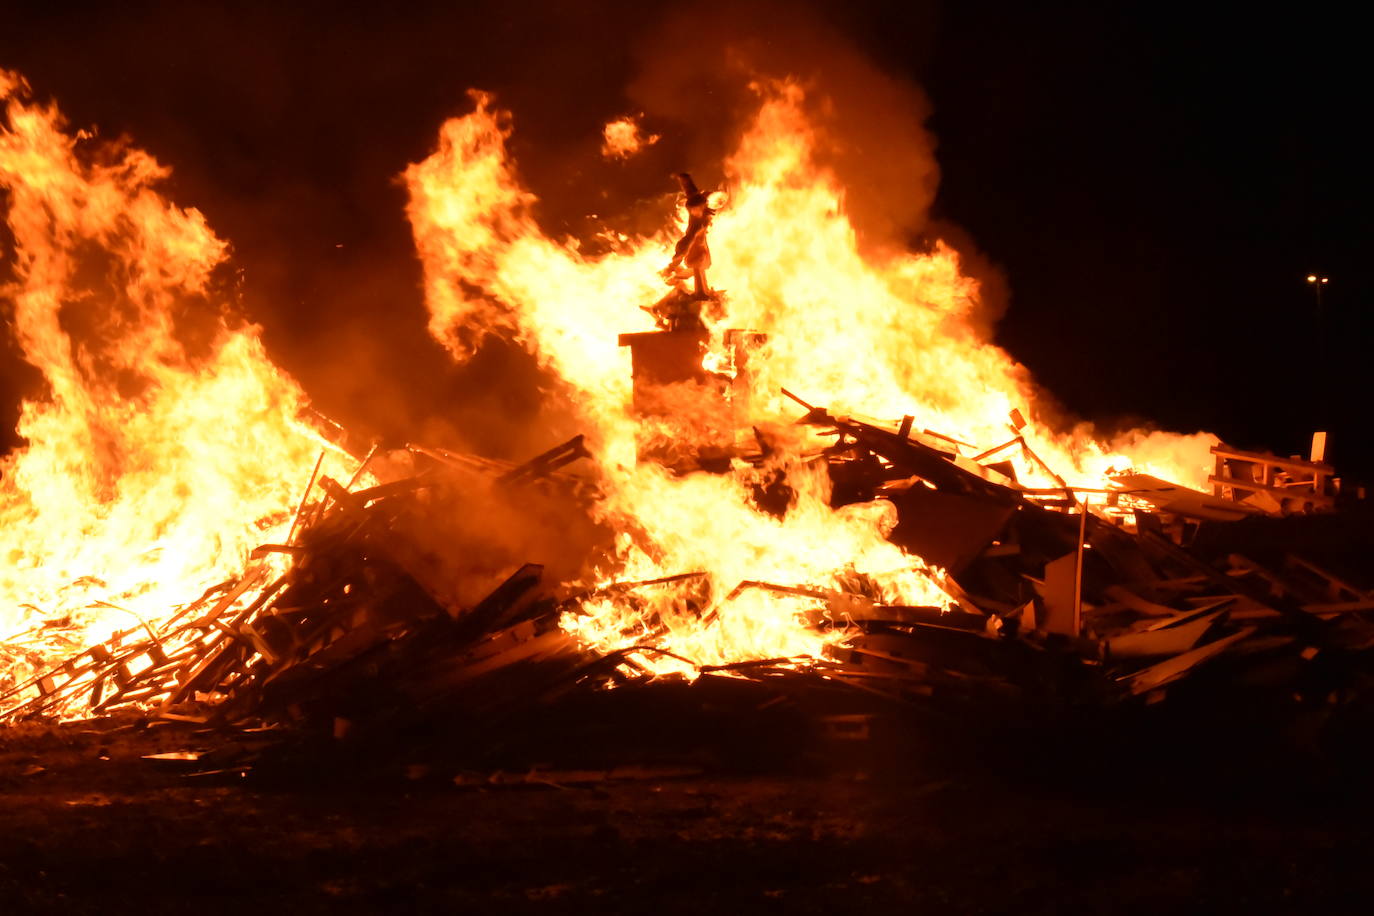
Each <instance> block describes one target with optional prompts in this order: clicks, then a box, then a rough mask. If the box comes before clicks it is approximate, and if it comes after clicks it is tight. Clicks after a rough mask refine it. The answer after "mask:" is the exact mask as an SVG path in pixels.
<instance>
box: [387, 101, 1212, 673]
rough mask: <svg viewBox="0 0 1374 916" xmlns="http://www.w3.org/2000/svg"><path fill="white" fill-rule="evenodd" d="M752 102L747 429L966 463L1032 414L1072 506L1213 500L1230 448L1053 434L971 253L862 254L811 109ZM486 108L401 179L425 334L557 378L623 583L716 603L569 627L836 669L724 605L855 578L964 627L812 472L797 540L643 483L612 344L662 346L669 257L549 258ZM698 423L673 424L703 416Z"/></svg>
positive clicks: (798, 481) (638, 605) (643, 249)
mask: <svg viewBox="0 0 1374 916" xmlns="http://www.w3.org/2000/svg"><path fill="white" fill-rule="evenodd" d="M756 88H757V90H758V93H759V107H758V109H757V113H756V115H755V117H754V118H753V121H752V123H751V124H750V125H749V127H748V129H747V130H746V131H745V132H744V134H743V137H742V139H741V141H740V143H739V146H738V149H737V150H736V151H735V153H734V154H733V155H732V156H731V157H730V158H729V160H728V161H727V162H726V174H727V178H728V196H729V204H728V206H727V207H726V208H725V209H724V210H723V211H722V212H720V213H719V214H718V215H717V216H716V218H715V223H714V227H713V228H712V230H711V235H712V251H713V253H714V266H713V268H712V274H711V279H712V281H713V284H714V285H716V286H718V287H719V288H721V289H724V290H725V291H727V296H726V311H725V314H724V316H723V317H722V318H721V319H719V320H718V321H715V322H712V328H711V329H712V331H713V333H714V335H715V337H716V339H717V340H718V341H719V340H720V338H721V337H722V332H723V331H724V330H725V329H726V328H727V327H735V328H745V329H751V330H754V331H759V332H763V334H765V335H766V342H765V343H763V344H762V345H761V347H760V348H759V349H758V350H757V351H756V352H753V353H751V354H750V356H749V366H750V371H751V374H752V376H753V380H754V384H755V387H756V389H757V391H758V392H759V396H758V397H755V398H754V399H753V402H752V403H751V405H750V408H749V409H750V416H749V418H748V420H749V422H750V423H752V424H754V425H758V424H767V423H770V422H773V423H778V422H786V421H788V420H791V419H795V417H796V416H797V409H796V405H795V404H793V403H791V402H790V401H787V400H785V399H784V398H783V397H781V395H780V389H781V388H782V387H783V386H787V387H788V388H790V389H791V390H793V391H795V392H798V393H800V394H801V395H802V396H803V397H804V398H805V399H807V400H809V401H811V402H812V403H816V404H822V405H825V406H826V407H828V408H830V409H831V410H832V411H837V412H841V411H842V412H853V411H863V412H864V413H866V414H869V415H874V416H879V417H885V418H887V419H888V420H890V421H892V422H894V423H895V422H896V421H897V419H898V418H900V417H902V416H904V415H913V416H914V417H915V422H916V424H917V425H916V428H917V429H918V430H919V429H922V428H929V429H934V430H937V431H939V432H942V433H944V434H946V435H948V436H951V437H954V438H955V439H958V440H961V441H962V442H965V443H970V447H969V449H968V453H969V454H975V453H976V452H977V451H981V450H982V449H983V448H986V447H991V446H997V445H999V444H1001V443H1003V442H1005V441H1007V440H1009V439H1010V438H1011V437H1012V431H1010V430H1009V429H1008V416H1009V414H1010V412H1011V411H1012V410H1013V409H1019V410H1021V411H1023V412H1026V413H1029V414H1030V415H1031V417H1032V420H1031V423H1030V424H1029V425H1028V426H1027V427H1026V428H1025V429H1024V430H1023V431H1022V435H1023V436H1024V437H1025V438H1026V440H1027V441H1028V442H1029V444H1030V445H1031V446H1032V448H1033V449H1034V452H1035V453H1036V454H1037V455H1038V456H1039V458H1040V459H1041V461H1043V463H1044V464H1046V465H1049V467H1050V468H1052V469H1053V471H1055V472H1057V473H1058V475H1060V476H1061V477H1062V478H1064V479H1066V480H1068V481H1069V482H1070V483H1072V484H1075V485H1079V486H1088V487H1102V486H1107V485H1108V481H1107V480H1106V479H1105V478H1104V474H1105V473H1106V472H1107V471H1108V470H1109V469H1111V468H1112V467H1113V466H1114V467H1116V468H1117V469H1122V470H1124V469H1125V468H1127V467H1131V466H1134V467H1136V468H1138V469H1141V470H1148V472H1149V473H1153V474H1156V475H1158V476H1162V477H1166V478H1169V479H1172V480H1176V481H1179V482H1181V483H1185V484H1196V483H1199V482H1201V481H1203V480H1205V477H1206V466H1207V464H1208V462H1209V459H1210V455H1209V452H1208V449H1209V448H1210V446H1211V445H1212V444H1214V443H1215V442H1216V439H1215V437H1212V436H1209V435H1206V434H1197V435H1193V436H1179V435H1174V434H1165V433H1149V432H1144V431H1136V432H1133V433H1130V434H1127V435H1126V436H1124V437H1121V438H1120V439H1118V440H1117V441H1114V442H1109V443H1103V442H1099V441H1097V439H1095V438H1094V436H1093V434H1092V430H1091V429H1090V428H1088V427H1086V426H1085V427H1080V428H1079V429H1077V430H1074V431H1072V432H1071V433H1069V434H1062V433H1059V432H1057V431H1055V430H1053V429H1051V428H1049V427H1048V426H1046V425H1045V424H1043V423H1040V422H1037V421H1036V420H1035V419H1034V417H1035V411H1034V408H1035V395H1034V390H1033V388H1032V386H1031V385H1030V383H1029V378H1028V375H1027V373H1026V371H1025V370H1024V369H1023V367H1021V366H1019V365H1018V364H1017V363H1016V362H1015V361H1014V360H1013V359H1012V358H1011V357H1010V356H1009V355H1008V354H1007V353H1006V352H1005V351H1003V350H1001V349H999V348H998V347H996V346H994V345H992V344H991V343H990V342H989V341H987V340H986V339H983V338H982V337H980V336H979V334H978V333H977V332H976V331H975V330H974V329H973V326H972V324H971V323H970V321H969V320H968V316H969V313H970V311H971V309H972V307H973V305H974V303H975V302H976V300H977V297H978V295H979V290H978V285H977V283H976V282H975V281H974V280H972V279H970V278H969V277H967V276H965V275H963V274H962V273H961V271H960V266H959V258H958V255H957V253H956V252H955V251H954V250H953V249H951V248H950V247H948V246H946V245H943V244H938V245H936V246H935V247H934V250H932V251H930V252H929V253H912V252H910V251H891V252H888V253H886V254H881V255H875V254H872V253H865V252H864V251H862V250H861V248H860V246H859V244H858V242H857V237H856V233H855V230H854V227H853V225H852V224H851V222H850V221H849V219H848V217H847V215H846V212H845V191H844V188H842V187H841V186H840V185H839V183H838V182H837V180H836V178H835V176H834V175H833V174H832V173H830V172H829V171H827V170H826V169H824V168H822V167H820V166H819V165H818V164H817V162H816V158H815V156H814V151H815V148H816V143H817V139H818V138H817V136H816V128H815V127H814V126H813V125H812V123H811V122H810V121H809V120H808V118H807V116H806V113H805V112H806V109H805V104H804V103H805V97H804V93H803V91H802V89H801V88H800V87H799V86H798V85H797V84H796V83H793V82H781V83H775V84H769V85H760V86H758V87H756ZM473 98H474V101H475V103H476V108H475V110H474V111H473V112H472V113H471V114H469V115H467V116H466V117H462V118H456V119H453V120H450V121H449V122H447V123H446V124H444V125H443V127H442V129H441V132H440V138H439V148H438V150H437V151H436V152H435V153H434V154H433V155H432V156H431V157H430V158H428V159H427V160H425V161H424V162H421V163H419V164H416V165H414V166H412V167H411V168H410V169H409V170H408V171H407V172H406V180H407V183H408V186H409V190H410V195H411V201H410V207H409V215H410V218H411V221H412V224H413V227H414V234H415V239H416V244H417V247H418V249H419V252H420V255H421V258H422V259H423V262H424V267H425V278H426V292H427V300H428V303H429V307H430V313H431V322H430V327H431V330H432V332H433V333H434V334H435V336H436V337H437V338H438V339H440V340H441V341H443V342H444V343H445V344H446V345H447V346H448V347H449V348H450V349H451V350H452V351H453V353H454V354H455V356H456V357H457V358H460V359H462V358H466V357H467V356H468V355H469V353H470V352H471V349H472V347H474V346H475V345H476V344H477V343H478V342H480V339H481V337H482V336H483V335H485V334H506V335H510V336H512V337H515V338H517V339H519V340H520V341H522V342H523V343H524V344H525V345H526V346H527V347H528V348H529V349H530V350H531V351H532V352H533V353H535V354H536V355H537V357H538V358H539V359H540V360H541V361H542V362H543V363H544V364H545V365H546V366H547V367H548V368H550V369H551V370H552V371H553V372H554V373H556V375H557V376H558V377H559V378H561V379H562V380H563V382H565V383H566V384H567V386H568V387H569V389H570V391H571V400H572V402H573V404H574V405H575V408H576V409H577V410H578V411H579V412H580V413H581V415H582V420H583V422H584V423H586V424H587V425H588V427H589V438H590V440H591V441H592V442H593V443H594V448H595V451H596V453H597V455H598V457H599V458H600V463H601V468H602V471H603V473H604V475H605V492H606V499H605V503H604V506H603V507H602V511H603V512H604V514H605V515H606V517H607V518H609V519H612V520H614V521H615V522H616V523H617V524H618V525H619V527H620V529H621V530H624V531H626V532H627V534H626V536H625V538H624V543H623V545H622V551H621V555H620V557H619V562H620V568H619V569H618V570H616V573H617V575H618V576H619V577H620V578H622V579H639V578H647V577H653V576H661V575H665V574H671V573H677V572H683V571H702V572H705V573H706V574H707V575H708V577H709V580H710V585H711V588H710V589H709V593H710V596H711V597H710V598H709V600H708V604H710V603H711V602H715V603H716V606H715V607H714V609H713V610H712V611H711V612H709V613H706V614H704V615H702V614H699V613H697V612H691V613H688V612H684V611H683V610H682V608H681V607H680V606H677V605H674V604H673V601H672V600H671V597H662V598H658V599H652V598H644V597H641V598H640V599H639V600H637V601H636V602H633V603H631V602H628V601H625V600H623V599H612V598H601V599H597V600H594V601H591V602H589V603H588V604H587V606H586V607H584V609H583V611H584V613H583V614H582V615H579V616H576V617H574V618H570V619H569V621H568V626H569V627H570V628H572V629H575V630H577V631H578V632H579V633H581V634H582V635H583V636H585V637H586V638H587V639H588V640H590V641H591V642H593V643H594V644H596V645H598V646H599V647H602V648H612V647H625V646H630V645H634V644H635V641H636V640H640V639H644V638H648V637H652V638H653V639H654V641H655V642H656V644H657V645H659V646H661V647H664V648H668V649H671V650H672V651H674V652H676V653H678V654H681V655H684V656H687V657H689V658H691V659H693V660H695V661H697V662H700V663H720V662H725V661H732V660H742V659H749V658H760V657H767V656H776V655H796V654H805V653H815V652H817V651H819V649H820V648H821V642H822V638H821V637H820V636H819V635H817V634H816V633H815V632H813V631H812V630H810V629H809V628H807V627H805V626H803V625H801V623H800V622H799V621H798V619H797V615H796V612H797V610H798V605H799V602H798V600H797V599H795V598H790V599H787V600H784V599H780V598H778V597H776V596H769V595H767V594H765V593H759V592H743V593H736V594H735V597H734V598H733V599H731V600H729V601H725V602H724V605H723V606H722V605H721V604H720V602H722V601H723V598H722V596H723V595H727V594H730V593H732V592H736V589H735V588H734V586H735V585H736V584H737V583H738V582H740V581H741V580H770V581H775V582H781V583H789V584H798V585H800V584H808V585H811V586H819V587H834V586H835V584H836V582H837V580H839V579H845V578H846V577H852V575H853V574H854V573H856V572H857V573H860V574H863V577H864V579H865V581H866V582H867V583H868V584H867V586H866V587H867V588H868V589H870V590H874V591H876V592H877V597H879V598H881V599H882V600H886V601H894V602H907V603H921V604H938V605H947V604H948V599H947V598H946V597H945V595H943V594H942V592H941V591H940V590H939V588H938V587H937V586H936V585H935V581H934V580H935V579H936V578H938V571H936V572H937V575H936V576H934V577H932V576H930V575H928V574H927V570H926V569H925V567H924V564H923V563H922V562H921V561H920V560H919V559H918V558H915V557H909V556H905V555H903V554H902V552H901V551H900V550H898V549H897V548H896V547H894V546H892V545H891V544H890V543H888V542H887V541H886V540H885V538H884V536H883V535H884V534H885V532H886V530H887V528H886V525H887V524H889V523H890V517H889V516H888V514H887V511H886V509H887V508H890V507H886V506H885V504H882V503H878V504H871V505H865V506H851V507H847V508H846V509H844V510H841V511H838V512H834V511H831V510H830V509H829V508H828V505H827V500H828V497H829V493H828V491H827V487H826V485H825V481H824V480H823V479H822V478H823V475H820V474H817V473H815V471H814V469H813V468H814V466H812V465H809V464H807V463H806V462H804V461H800V460H796V461H792V462H791V464H790V465H789V466H788V467H787V468H786V469H787V471H788V482H789V484H790V485H791V487H792V489H793V490H794V491H795V493H796V496H795V498H794V500H793V502H792V505H791V507H790V508H789V510H788V512H787V513H786V515H785V516H784V517H783V518H781V519H778V518H774V517H773V516H771V515H768V514H767V513H765V512H763V511H761V510H760V509H759V508H758V507H757V506H755V505H754V503H753V501H752V500H751V499H750V496H749V492H748V489H747V487H746V486H745V485H744V484H743V482H742V480H741V475H738V474H737V475H735V476H711V475H706V474H692V475H687V476H686V477H676V476H674V475H673V474H671V473H669V472H668V471H666V470H665V469H664V468H662V467H660V466H658V465H656V464H654V463H652V462H642V463H636V461H635V442H636V431H637V429H638V428H639V424H640V421H639V420H638V419H637V418H636V417H635V416H634V415H633V412H632V410H631V398H630V394H631V391H630V366H629V357H628V354H626V353H625V352H624V350H622V349H621V348H620V347H618V346H617V336H618V335H619V334H620V333H623V332H630V331H644V330H650V329H651V327H650V322H649V320H648V319H647V317H646V316H645V315H644V314H643V313H642V312H641V311H640V309H639V308H638V306H641V305H648V304H650V303H652V302H653V301H654V300H656V299H657V298H658V297H659V296H661V295H662V293H663V288H662V286H661V283H660V281H659V280H658V277H657V274H656V270H657V269H658V268H659V267H661V266H662V265H663V264H664V263H666V262H667V261H668V259H669V255H670V249H671V241H672V240H671V239H670V237H669V236H668V235H667V234H666V233H665V234H660V235H656V236H653V237H648V238H637V239H629V240H626V241H625V242H624V243H623V244H622V245H621V246H620V247H619V249H618V250H615V251H613V252H611V253H609V254H603V255H599V256H595V257H592V256H587V255H584V254H583V253H582V251H581V250H580V246H579V244H578V243H577V242H576V241H575V240H555V239H551V238H549V237H547V236H546V235H545V234H544V233H543V231H542V230H541V229H540V227H539V226H538V224H537V222H536V221H535V218H534V216H533V213H532V210H533V208H534V206H535V204H536V203H537V201H536V199H535V197H534V195H533V194H531V193H530V192H529V191H528V190H527V189H526V188H525V187H523V186H522V185H521V183H520V181H519V178H518V177H517V174H516V171H515V166H514V163H513V162H512V161H511V159H510V157H509V156H508V154H507V151H506V140H507V138H508V136H509V134H510V131H511V130H512V126H511V119H510V116H509V115H508V114H506V113H504V112H500V111H498V110H496V109H495V108H494V107H493V102H492V99H491V98H490V97H489V96H487V95H484V94H481V93H473ZM689 401H690V399H684V400H683V403H682V404H680V405H676V406H677V407H678V409H679V410H681V411H686V412H688V413H691V411H692V407H691V405H690V403H689ZM692 419H693V420H696V421H699V422H701V423H704V422H705V420H704V418H703V417H702V416H697V417H693V418H692ZM797 455H798V453H797V452H795V450H794V451H793V457H794V458H795V457H797ZM1008 457H1009V458H1011V459H1012V460H1013V461H1014V462H1015V463H1016V470H1017V474H1018V478H1019V479H1020V480H1021V481H1022V482H1023V483H1027V484H1029V485H1032V486H1036V485H1039V486H1055V485H1058V482H1057V481H1056V480H1055V478H1054V476H1053V475H1052V474H1051V473H1050V472H1048V471H1047V470H1046V469H1045V468H1044V467H1043V466H1042V464H1041V461H1035V460H1034V459H1033V458H1032V457H1031V456H1029V455H1027V454H1026V453H1025V452H1024V451H1014V452H1009V453H1008ZM744 476H745V477H747V476H748V475H747V473H746V474H745V475H744ZM630 532H633V536H632V535H631V534H630ZM847 581H852V579H850V580H847ZM804 603H805V602H804V601H803V602H802V604H804ZM811 603H812V604H814V599H812V601H811ZM679 604H680V602H679ZM698 610H699V609H698ZM655 667H658V668H659V669H660V670H661V669H662V668H663V667H671V665H667V664H666V663H662V662H659V663H656V664H655Z"/></svg>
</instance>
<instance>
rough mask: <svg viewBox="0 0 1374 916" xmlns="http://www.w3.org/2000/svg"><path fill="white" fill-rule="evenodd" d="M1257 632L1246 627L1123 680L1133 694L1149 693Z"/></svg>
mask: <svg viewBox="0 0 1374 916" xmlns="http://www.w3.org/2000/svg"><path fill="white" fill-rule="evenodd" d="M1255 632H1256V628H1255V627H1245V628H1243V629H1241V630H1239V631H1238V632H1235V633H1232V634H1231V635H1230V636H1223V637H1222V638H1221V639H1217V640H1213V641H1212V642H1209V643H1207V644H1206V645H1203V646H1199V647H1198V648H1196V649H1193V650H1191V651H1189V652H1184V653H1182V654H1180V655H1175V656H1174V657H1173V658H1170V659H1166V660H1165V661H1162V662H1159V663H1158V664H1156V665H1151V666H1150V667H1148V668H1142V669H1141V670H1139V671H1135V672H1132V673H1131V674H1127V675H1123V676H1122V677H1121V681H1122V682H1124V683H1125V684H1126V686H1127V687H1128V688H1129V689H1130V692H1131V693H1132V694H1133V695H1140V694H1144V693H1148V692H1150V691H1152V690H1155V689H1156V688H1159V687H1163V686H1165V685H1166V684H1170V683H1173V682H1174V681H1176V680H1178V679H1179V678H1181V677H1183V676H1184V675H1185V674H1187V673H1188V672H1189V671H1190V670H1192V669H1193V668H1195V667H1197V666H1198V665H1201V664H1202V663H1203V662H1205V661H1207V660H1208V659H1211V658H1215V657H1216V656H1218V655H1220V654H1221V653H1223V652H1225V651H1226V650H1227V649H1229V648H1230V647H1231V646H1233V645H1235V644H1236V643H1238V642H1241V641H1242V640H1244V639H1247V638H1248V637H1250V636H1252V635H1254V633H1255Z"/></svg>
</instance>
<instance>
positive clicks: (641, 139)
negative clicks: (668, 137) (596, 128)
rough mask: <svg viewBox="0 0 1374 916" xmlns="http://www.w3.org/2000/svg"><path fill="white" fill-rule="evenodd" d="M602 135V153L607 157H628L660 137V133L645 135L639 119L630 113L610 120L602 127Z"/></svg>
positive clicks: (652, 143)
mask: <svg viewBox="0 0 1374 916" xmlns="http://www.w3.org/2000/svg"><path fill="white" fill-rule="evenodd" d="M601 136H602V140H601V155H603V156H605V157H606V158H607V159H628V158H630V157H631V156H633V155H634V154H635V153H637V152H639V151H640V150H642V149H643V148H644V147H646V146H652V145H654V144H655V143H657V142H658V139H659V138H658V134H649V135H648V136H645V135H644V133H643V132H642V131H641V130H640V127H639V121H638V120H637V119H636V118H634V117H633V116H630V115H627V116H625V117H623V118H616V119H615V120H614V121H611V122H609V123H608V124H607V125H606V126H605V127H604V128H602V131H601Z"/></svg>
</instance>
